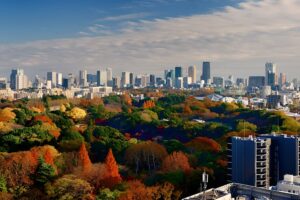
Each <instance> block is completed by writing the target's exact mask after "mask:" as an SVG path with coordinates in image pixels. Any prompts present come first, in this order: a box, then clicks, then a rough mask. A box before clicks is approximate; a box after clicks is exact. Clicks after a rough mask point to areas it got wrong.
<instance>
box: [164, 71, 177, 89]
mask: <svg viewBox="0 0 300 200" xmlns="http://www.w3.org/2000/svg"><path fill="white" fill-rule="evenodd" d="M165 80H166V82H168V81H169V82H170V81H171V85H172V86H173V85H174V83H175V71H174V70H173V69H170V70H165ZM172 86H171V87H172Z"/></svg>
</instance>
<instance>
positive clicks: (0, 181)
mask: <svg viewBox="0 0 300 200" xmlns="http://www.w3.org/2000/svg"><path fill="white" fill-rule="evenodd" d="M0 192H7V187H6V180H5V177H4V176H2V175H0Z"/></svg>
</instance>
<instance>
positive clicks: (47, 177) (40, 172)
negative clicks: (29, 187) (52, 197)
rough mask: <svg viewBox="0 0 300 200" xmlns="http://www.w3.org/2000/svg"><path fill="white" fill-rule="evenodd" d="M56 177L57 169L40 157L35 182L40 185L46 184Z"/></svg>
mask: <svg viewBox="0 0 300 200" xmlns="http://www.w3.org/2000/svg"><path fill="white" fill-rule="evenodd" d="M54 177H55V169H54V168H53V167H52V166H51V165H50V164H48V163H46V162H45V160H44V159H43V158H42V157H40V158H39V164H38V167H37V169H36V172H35V182H36V183H37V184H39V185H44V184H45V183H47V182H48V181H51V180H53V178H54Z"/></svg>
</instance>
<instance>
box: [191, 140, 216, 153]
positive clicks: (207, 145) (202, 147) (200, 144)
mask: <svg viewBox="0 0 300 200" xmlns="http://www.w3.org/2000/svg"><path fill="white" fill-rule="evenodd" d="M186 146H187V147H189V148H190V149H192V150H196V151H212V152H219V151H221V145H220V144H219V143H218V142H216V141H215V140H213V139H211V138H207V137H197V138H194V139H193V140H191V141H190V142H188V143H187V144H186Z"/></svg>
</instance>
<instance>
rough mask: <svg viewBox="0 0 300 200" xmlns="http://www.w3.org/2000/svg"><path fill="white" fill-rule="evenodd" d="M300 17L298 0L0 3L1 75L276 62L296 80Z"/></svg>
mask: <svg viewBox="0 0 300 200" xmlns="http://www.w3.org/2000/svg"><path fill="white" fill-rule="evenodd" d="M299 16H300V1H299V0H26V1H24V0H1V1H0V27H1V28H0V77H1V76H8V75H9V73H10V70H11V69H12V68H23V69H24V70H25V73H26V74H28V75H30V76H31V77H33V76H34V75H36V74H39V75H40V76H42V77H43V76H45V75H46V72H47V71H58V72H62V73H64V74H67V73H70V72H71V73H75V74H77V73H78V70H80V69H86V70H88V72H89V73H95V72H96V70H99V69H105V68H107V67H111V68H113V70H114V73H116V74H117V75H118V74H119V73H120V72H121V71H133V72H134V73H136V74H144V73H154V74H157V75H161V74H163V70H164V69H169V68H173V67H175V66H183V67H188V66H189V65H196V66H197V69H198V71H200V69H201V65H202V62H203V61H210V62H211V68H212V75H213V76H224V77H226V76H228V75H231V74H232V75H234V77H246V76H249V75H263V74H264V64H265V63H266V62H274V63H276V64H277V66H278V70H279V72H285V73H287V76H288V78H289V79H292V78H300V77H299V72H300V68H299V67H300V66H299V65H298V63H299V59H300V17H299ZM198 75H199V76H200V72H199V74H198Z"/></svg>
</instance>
